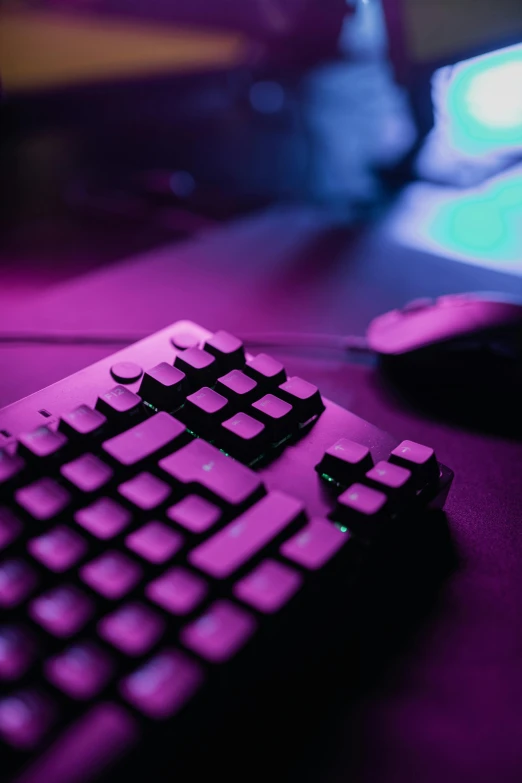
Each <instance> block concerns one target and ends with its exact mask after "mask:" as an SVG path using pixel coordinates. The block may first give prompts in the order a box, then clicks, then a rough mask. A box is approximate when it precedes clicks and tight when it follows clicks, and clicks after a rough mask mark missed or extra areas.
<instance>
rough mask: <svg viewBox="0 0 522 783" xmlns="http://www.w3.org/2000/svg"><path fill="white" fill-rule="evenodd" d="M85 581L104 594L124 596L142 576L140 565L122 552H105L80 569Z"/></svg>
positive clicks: (111, 596) (106, 595) (114, 597)
mask: <svg viewBox="0 0 522 783" xmlns="http://www.w3.org/2000/svg"><path fill="white" fill-rule="evenodd" d="M80 576H81V578H82V579H83V581H84V582H85V583H86V584H88V585H89V587H92V589H93V590H96V592H97V593H100V595H103V596H104V598H109V599H112V600H116V599H118V598H123V596H125V595H126V594H127V593H128V592H130V591H131V590H132V589H133V588H134V587H135V586H136V585H137V584H138V582H139V581H140V579H141V578H142V570H141V568H140V566H139V565H138V564H137V563H135V562H134V561H132V560H129V558H128V557H125V555H123V554H121V552H116V551H114V552H104V553H103V554H102V555H100V556H99V557H98V558H96V560H91V562H90V563H87V565H84V566H83V568H82V569H81V570H80Z"/></svg>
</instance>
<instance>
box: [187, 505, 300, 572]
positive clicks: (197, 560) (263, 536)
mask: <svg viewBox="0 0 522 783" xmlns="http://www.w3.org/2000/svg"><path fill="white" fill-rule="evenodd" d="M303 513H304V505H303V503H302V502H301V501H300V500H296V499H295V498H293V497H290V496H289V495H285V494H284V493H283V492H277V491H276V492H271V493H270V494H268V495H266V496H265V497H264V498H262V499H261V500H260V501H259V502H258V503H256V505H255V506H252V507H251V508H249V509H248V510H247V511H245V512H244V513H243V514H241V515H240V516H239V517H237V518H236V519H235V520H234V521H233V522H230V524H228V525H227V526H226V527H224V528H223V529H222V530H220V531H219V532H218V533H215V534H214V535H213V536H212V538H209V539H208V540H207V541H204V542H203V543H202V544H200V545H199V546H198V547H197V548H196V549H194V550H192V552H191V553H190V555H189V561H190V562H191V563H192V565H194V566H196V568H199V569H200V570H201V571H204V572H205V573H207V574H209V575H210V576H213V577H215V578H216V579H225V578H227V577H229V576H231V575H232V574H233V573H234V572H235V571H236V570H237V569H238V568H240V567H241V566H243V565H245V564H246V563H247V562H248V561H249V560H250V559H251V558H252V557H254V556H255V555H257V554H258V553H259V552H261V550H262V549H263V548H264V547H266V546H267V544H270V543H271V542H272V541H273V539H275V538H277V537H278V536H279V535H280V534H281V533H282V532H283V531H285V530H287V529H289V528H292V527H293V526H295V525H296V524H297V523H299V521H300V520H301V519H302V518H303Z"/></svg>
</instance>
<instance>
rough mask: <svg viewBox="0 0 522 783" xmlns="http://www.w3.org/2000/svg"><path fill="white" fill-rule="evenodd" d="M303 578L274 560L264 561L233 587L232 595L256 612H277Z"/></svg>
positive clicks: (295, 591)
mask: <svg viewBox="0 0 522 783" xmlns="http://www.w3.org/2000/svg"><path fill="white" fill-rule="evenodd" d="M302 583H303V578H302V576H301V575H300V574H298V573H297V571H294V570H293V568H290V567H289V566H287V565H283V563H278V562H276V561H275V560H265V561H264V562H262V563H261V564H260V565H258V566H257V568H255V569H254V570H253V571H252V572H251V573H250V574H247V576H245V577H243V579H241V581H240V582H238V583H237V584H236V585H235V586H234V595H235V597H236V598H239V599H240V600H241V601H244V602H245V603H246V604H249V605H250V606H252V607H253V608H254V609H257V611H258V612H264V613H265V614H272V613H273V612H277V611H279V609H281V607H282V606H284V605H285V604H286V603H288V601H289V600H290V599H291V598H292V597H293V596H294V595H295V594H296V593H297V591H298V590H299V588H300V587H301V585H302Z"/></svg>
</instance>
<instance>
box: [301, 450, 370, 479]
mask: <svg viewBox="0 0 522 783" xmlns="http://www.w3.org/2000/svg"><path fill="white" fill-rule="evenodd" d="M372 465H373V460H372V455H371V452H370V449H369V448H367V447H366V446H362V445H361V444H360V443H356V442H355V441H353V440H348V438H341V439H340V440H338V441H337V443H334V445H333V446H330V448H328V449H327V450H326V451H325V453H324V457H323V458H322V460H321V462H320V463H319V464H318V465H317V466H316V468H315V469H316V470H317V472H318V473H320V474H322V475H326V476H328V477H329V478H332V479H334V481H337V482H338V483H339V484H344V485H345V486H347V485H348V484H352V483H353V482H354V481H356V480H357V479H361V478H362V477H363V476H364V474H365V473H366V472H367V471H368V470H370V468H371V467H372Z"/></svg>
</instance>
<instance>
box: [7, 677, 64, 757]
mask: <svg viewBox="0 0 522 783" xmlns="http://www.w3.org/2000/svg"><path fill="white" fill-rule="evenodd" d="M54 718H55V709H54V707H53V705H52V702H51V701H50V700H49V699H48V697H47V696H45V695H44V694H43V693H41V692H39V691H33V690H25V691H19V692H18V693H14V694H12V695H10V696H6V697H5V698H3V699H0V737H1V738H2V739H3V740H4V741H5V742H7V743H8V744H9V745H11V746H12V747H14V748H16V749H18V750H30V749H32V748H34V747H36V746H37V745H38V744H39V743H40V742H41V740H42V739H43V738H44V736H45V735H46V734H47V732H48V731H49V730H50V729H51V727H52V725H53V723H54Z"/></svg>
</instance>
